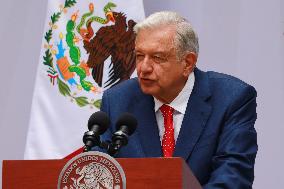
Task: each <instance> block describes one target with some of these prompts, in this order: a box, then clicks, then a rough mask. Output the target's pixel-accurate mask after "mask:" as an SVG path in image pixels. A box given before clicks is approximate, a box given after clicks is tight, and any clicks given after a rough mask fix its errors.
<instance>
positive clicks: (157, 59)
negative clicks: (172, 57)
mask: <svg viewBox="0 0 284 189" xmlns="http://www.w3.org/2000/svg"><path fill="white" fill-rule="evenodd" d="M153 60H154V62H156V63H163V62H165V61H166V58H165V57H162V56H153Z"/></svg>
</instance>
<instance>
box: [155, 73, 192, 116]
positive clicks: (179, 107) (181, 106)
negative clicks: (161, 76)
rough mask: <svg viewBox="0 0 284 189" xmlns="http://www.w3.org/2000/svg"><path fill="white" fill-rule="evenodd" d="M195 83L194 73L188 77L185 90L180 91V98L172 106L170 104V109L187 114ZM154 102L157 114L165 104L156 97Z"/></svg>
mask: <svg viewBox="0 0 284 189" xmlns="http://www.w3.org/2000/svg"><path fill="white" fill-rule="evenodd" d="M194 81H195V76H194V72H191V73H190V74H189V76H188V79H187V81H186V83H185V85H184V87H183V89H182V90H181V91H180V93H179V94H178V96H177V97H176V98H175V99H174V100H173V101H172V102H171V103H170V104H168V105H169V106H170V107H172V108H174V109H175V110H176V111H178V112H179V113H181V114H185V110H186V107H187V102H188V99H189V97H190V95H191V92H192V89H193V86H194ZM154 102H155V112H157V111H158V110H159V109H160V107H161V106H162V105H163V103H162V102H161V101H159V100H158V99H156V98H155V97H154Z"/></svg>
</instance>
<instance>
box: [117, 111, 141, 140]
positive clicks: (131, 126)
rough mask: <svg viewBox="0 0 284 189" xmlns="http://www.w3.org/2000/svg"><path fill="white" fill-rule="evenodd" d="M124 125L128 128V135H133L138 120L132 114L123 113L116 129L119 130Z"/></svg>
mask: <svg viewBox="0 0 284 189" xmlns="http://www.w3.org/2000/svg"><path fill="white" fill-rule="evenodd" d="M122 125H125V126H127V127H128V135H132V133H133V132H134V131H135V130H136V127H137V120H136V118H135V117H134V116H133V115H132V114H130V113H127V112H125V113H123V114H122V115H121V116H120V117H119V118H118V120H117V122H116V129H117V130H119V129H120V127H121V126H122Z"/></svg>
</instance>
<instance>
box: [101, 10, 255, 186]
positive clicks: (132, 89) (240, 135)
mask: <svg viewBox="0 0 284 189" xmlns="http://www.w3.org/2000/svg"><path fill="white" fill-rule="evenodd" d="M135 31H136V34H137V37H136V44H135V52H136V64H137V65H136V68H137V75H138V78H134V79H130V80H128V81H126V82H122V83H121V84H119V85H117V86H115V87H113V88H111V89H109V90H107V91H106V92H105V93H104V95H103V100H102V108H101V109H102V111H104V112H106V113H107V114H108V115H109V116H110V118H111V123H112V124H111V127H110V129H109V130H108V132H107V133H106V134H105V135H104V136H103V138H104V140H106V139H110V137H111V133H113V132H114V131H115V130H116V129H115V126H114V124H115V122H116V120H117V118H118V117H119V116H120V115H121V113H123V112H129V113H131V114H133V115H134V116H135V117H136V119H137V121H138V126H137V130H136V131H135V133H134V134H133V135H132V136H130V138H129V143H128V145H127V146H125V147H123V148H122V149H121V150H120V151H119V153H118V154H117V157H130V158H134V157H163V156H164V157H172V156H173V157H182V158H183V159H184V160H185V161H186V162H187V164H188V166H189V167H190V168H191V170H192V171H193V173H194V175H195V176H196V177H197V179H198V180H199V182H200V183H201V184H202V185H203V188H205V189H217V188H220V189H221V188H222V189H224V188H226V189H249V188H251V187H252V183H253V179H254V162H255V156H256V153H257V141H256V131H255V129H254V123H255V120H256V91H255V89H254V88H253V87H252V86H250V85H248V84H246V83H244V82H243V81H241V80H239V79H237V78H234V77H232V76H228V75H225V74H220V73H216V72H203V71H201V70H199V69H198V68H196V61H197V57H198V48H199V47H198V38H197V35H196V33H195V32H194V31H193V29H192V27H191V25H190V24H189V23H188V22H187V21H186V20H185V19H184V18H182V17H180V16H179V15H178V14H176V13H174V12H159V13H155V14H153V15H151V16H149V17H148V18H147V19H145V20H144V21H142V22H141V23H138V24H137V25H136V26H135Z"/></svg>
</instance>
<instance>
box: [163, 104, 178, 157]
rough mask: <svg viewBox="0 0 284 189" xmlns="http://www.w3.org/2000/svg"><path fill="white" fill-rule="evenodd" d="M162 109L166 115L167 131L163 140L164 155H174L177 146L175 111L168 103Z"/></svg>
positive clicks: (165, 124)
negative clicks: (174, 121) (174, 122)
mask: <svg viewBox="0 0 284 189" xmlns="http://www.w3.org/2000/svg"><path fill="white" fill-rule="evenodd" d="M160 110H161V112H162V114H163V117H164V127H165V132H164V136H163V140H162V148H163V154H164V157H172V156H173V152H174V148H175V137H174V124H173V112H174V109H173V108H172V107H170V106H168V105H165V104H164V105H162V106H161V107H160Z"/></svg>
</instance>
